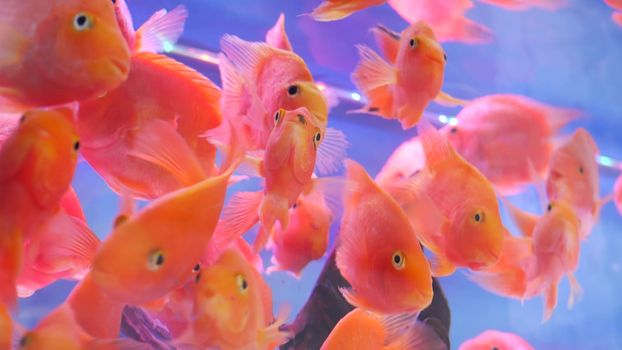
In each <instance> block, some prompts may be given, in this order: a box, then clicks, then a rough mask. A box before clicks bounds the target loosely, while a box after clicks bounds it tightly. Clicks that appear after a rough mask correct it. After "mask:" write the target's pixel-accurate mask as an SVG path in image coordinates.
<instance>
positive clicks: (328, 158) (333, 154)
mask: <svg viewBox="0 0 622 350" xmlns="http://www.w3.org/2000/svg"><path fill="white" fill-rule="evenodd" d="M348 146H350V143H349V142H348V140H347V139H346V135H345V134H344V133H343V132H342V131H341V130H337V129H333V128H326V132H325V133H324V140H323V141H322V143H321V144H320V147H318V149H317V156H316V160H315V170H316V172H317V174H318V175H327V174H332V173H335V172H337V171H339V170H340V169H341V168H342V167H343V161H344V159H345V158H346V155H347V154H346V148H348Z"/></svg>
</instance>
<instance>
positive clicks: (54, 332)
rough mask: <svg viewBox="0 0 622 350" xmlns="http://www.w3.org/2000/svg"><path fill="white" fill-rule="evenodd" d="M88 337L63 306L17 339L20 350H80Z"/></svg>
mask: <svg viewBox="0 0 622 350" xmlns="http://www.w3.org/2000/svg"><path fill="white" fill-rule="evenodd" d="M87 340H88V335H87V334H86V333H85V332H84V331H82V329H81V328H80V326H78V325H77V323H76V320H75V318H74V316H73V312H72V311H71V309H70V308H69V307H68V306H66V305H63V306H61V307H59V308H58V309H56V310H55V311H53V312H52V313H50V314H49V315H48V316H47V317H46V318H44V319H43V320H41V322H40V323H39V324H38V325H37V327H35V328H34V329H33V330H31V331H28V332H26V333H24V334H23V335H22V337H21V338H20V339H19V342H18V344H19V347H18V349H20V350H44V349H67V350H80V349H83V347H82V345H83V343H84V342H86V341H87Z"/></svg>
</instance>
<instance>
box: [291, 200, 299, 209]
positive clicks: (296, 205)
mask: <svg viewBox="0 0 622 350" xmlns="http://www.w3.org/2000/svg"><path fill="white" fill-rule="evenodd" d="M296 208H298V201H295V202H294V205H292V209H296Z"/></svg>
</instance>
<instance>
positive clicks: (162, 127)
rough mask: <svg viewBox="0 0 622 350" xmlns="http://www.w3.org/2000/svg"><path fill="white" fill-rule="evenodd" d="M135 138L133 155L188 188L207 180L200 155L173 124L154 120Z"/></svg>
mask: <svg viewBox="0 0 622 350" xmlns="http://www.w3.org/2000/svg"><path fill="white" fill-rule="evenodd" d="M134 135H135V137H134V139H133V141H134V142H133V144H132V145H131V150H130V151H129V152H128V154H129V155H131V156H133V157H136V158H139V159H142V160H144V161H147V162H149V163H152V164H154V165H157V166H159V167H161V168H162V169H164V170H166V171H168V172H169V173H171V175H173V176H174V177H175V178H176V179H177V180H178V181H179V182H180V183H181V184H182V185H184V186H189V185H192V184H195V183H197V182H199V181H201V180H203V179H205V177H206V175H205V172H204V171H203V168H202V167H201V164H200V163H199V160H198V159H197V157H196V154H195V153H194V151H193V150H192V149H191V148H190V146H189V145H188V143H187V142H186V140H184V139H183V137H182V136H181V135H180V134H179V133H178V132H177V130H176V129H175V128H174V127H173V126H172V125H171V124H170V123H169V122H166V121H164V120H161V119H155V120H151V121H149V122H147V123H145V124H144V125H142V126H141V127H140V129H139V130H137V131H136V133H135V134H134Z"/></svg>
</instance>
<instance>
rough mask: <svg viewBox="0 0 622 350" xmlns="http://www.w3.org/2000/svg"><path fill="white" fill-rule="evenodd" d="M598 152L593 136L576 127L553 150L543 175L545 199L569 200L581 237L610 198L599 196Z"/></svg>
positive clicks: (583, 236) (589, 229)
mask: <svg viewBox="0 0 622 350" xmlns="http://www.w3.org/2000/svg"><path fill="white" fill-rule="evenodd" d="M598 153H599V151H598V146H596V142H594V139H593V138H592V136H591V135H590V134H589V133H588V132H587V131H586V130H585V129H583V128H579V129H577V130H576V131H575V132H574V134H573V135H572V136H571V137H570V139H568V140H567V141H566V142H564V143H563V144H562V145H560V146H559V147H558V148H557V149H556V150H555V151H554V152H553V154H552V156H551V162H550V165H549V170H548V174H547V177H546V193H547V195H548V198H549V199H551V200H553V201H564V202H566V203H568V204H569V205H570V206H571V207H572V208H573V210H574V211H575V212H576V214H577V215H578V216H579V218H580V219H581V238H587V237H588V236H589V235H590V233H591V231H592V227H593V226H594V225H595V224H596V222H597V221H598V217H599V214H600V209H601V208H602V206H603V205H604V204H606V203H607V202H608V201H609V200H611V196H606V197H604V198H600V195H599V191H600V185H599V177H598V163H597V162H596V156H597V155H598Z"/></svg>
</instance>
